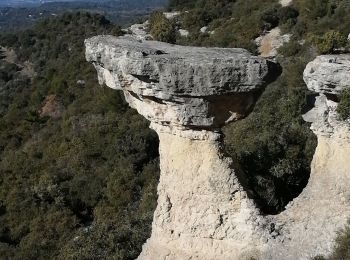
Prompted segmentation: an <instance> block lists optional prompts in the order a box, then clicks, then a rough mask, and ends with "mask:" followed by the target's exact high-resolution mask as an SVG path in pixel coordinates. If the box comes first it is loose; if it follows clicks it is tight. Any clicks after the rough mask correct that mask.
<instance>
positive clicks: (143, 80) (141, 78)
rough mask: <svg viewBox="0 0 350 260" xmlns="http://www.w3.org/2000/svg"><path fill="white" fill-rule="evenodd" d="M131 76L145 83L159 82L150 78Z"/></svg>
mask: <svg viewBox="0 0 350 260" xmlns="http://www.w3.org/2000/svg"><path fill="white" fill-rule="evenodd" d="M131 76H133V77H135V78H137V79H138V80H140V81H142V82H146V83H159V80H156V79H151V77H150V76H146V75H136V74H131Z"/></svg>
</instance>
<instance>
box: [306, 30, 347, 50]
mask: <svg viewBox="0 0 350 260" xmlns="http://www.w3.org/2000/svg"><path fill="white" fill-rule="evenodd" d="M312 42H313V43H314V44H315V45H316V48H317V50H318V52H319V53H320V54H330V53H334V52H336V51H339V49H341V48H345V47H346V44H347V39H346V37H345V35H343V34H342V33H340V32H338V31H334V30H332V31H329V32H326V33H325V34H324V35H323V36H321V37H315V36H313V37H312Z"/></svg>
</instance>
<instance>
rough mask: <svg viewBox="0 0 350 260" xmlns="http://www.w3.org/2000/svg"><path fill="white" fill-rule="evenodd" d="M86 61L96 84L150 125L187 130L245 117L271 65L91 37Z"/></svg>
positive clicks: (274, 68) (218, 52)
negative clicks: (119, 94)
mask: <svg viewBox="0 0 350 260" xmlns="http://www.w3.org/2000/svg"><path fill="white" fill-rule="evenodd" d="M85 45H86V59H87V60H88V61H90V62H92V63H93V64H94V66H95V68H96V69H97V71H98V77H99V81H100V83H101V84H103V83H106V85H107V86H109V87H111V88H114V89H121V90H123V91H124V95H125V97H126V100H127V101H128V103H129V104H130V106H132V107H134V108H136V109H137V110H138V112H139V113H140V114H142V115H144V116H145V117H146V118H147V119H149V120H150V121H152V122H153V123H158V124H161V125H171V126H177V127H185V128H192V129H212V128H220V127H222V126H223V125H225V124H226V123H228V122H231V121H235V120H238V119H240V118H241V117H243V116H245V115H246V114H247V113H249V111H250V110H251V109H252V107H253V106H254V104H255V101H256V99H257V97H258V96H259V95H260V93H261V92H262V90H263V89H264V87H265V86H266V84H267V83H268V82H269V81H271V80H272V79H273V78H274V77H275V76H277V75H279V73H280V71H279V67H278V65H277V64H276V63H274V62H272V61H270V60H268V59H263V58H260V57H256V56H253V55H251V54H250V53H249V52H248V51H246V50H244V49H229V48H204V47H188V46H178V45H171V44H167V43H162V42H156V41H140V40H137V39H135V38H132V37H128V36H122V37H113V36H96V37H93V38H90V39H88V40H86V41H85Z"/></svg>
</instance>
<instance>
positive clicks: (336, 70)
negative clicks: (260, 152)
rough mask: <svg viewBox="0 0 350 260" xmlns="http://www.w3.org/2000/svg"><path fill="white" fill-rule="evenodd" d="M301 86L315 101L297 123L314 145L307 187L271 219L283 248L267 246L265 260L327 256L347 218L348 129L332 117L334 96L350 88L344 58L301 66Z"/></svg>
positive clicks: (349, 68)
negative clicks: (307, 131)
mask: <svg viewBox="0 0 350 260" xmlns="http://www.w3.org/2000/svg"><path fill="white" fill-rule="evenodd" d="M304 81H305V83H306V84H307V87H308V88H309V89H310V91H312V92H314V93H315V100H314V104H312V107H313V108H312V109H311V110H310V111H309V112H307V113H306V114H305V115H304V116H303V117H304V120H306V121H308V122H310V123H311V130H312V131H313V132H314V133H315V134H316V136H317V140H318V144H317V148H316V151H315V154H314V158H313V161H312V165H311V174H310V179H309V182H308V185H307V186H306V188H305V189H304V191H303V192H302V193H301V194H300V195H299V196H298V197H297V198H296V199H294V200H293V201H292V202H290V203H289V205H288V206H287V209H286V210H285V211H284V212H282V213H281V214H279V215H277V216H275V217H274V222H275V223H276V226H279V227H281V228H280V236H281V237H282V238H283V241H284V242H283V243H282V244H280V243H276V241H273V240H270V241H269V248H270V250H268V255H267V256H266V259H269V258H270V259H278V256H280V257H281V258H280V259H291V260H292V259H305V260H307V259H311V258H313V257H315V256H317V255H324V256H327V255H329V254H330V253H331V252H332V251H333V246H334V241H335V238H336V236H337V231H339V230H340V229H341V228H343V227H344V226H345V224H346V223H347V220H348V219H349V217H350V189H349V186H350V128H349V127H350V124H349V120H347V121H342V120H339V118H338V115H337V112H336V108H337V105H338V101H339V94H340V92H341V91H342V90H344V89H346V88H349V87H350V55H324V56H319V57H317V58H316V59H315V60H314V61H312V62H310V63H309V64H308V65H307V66H306V69H305V71H304Z"/></svg>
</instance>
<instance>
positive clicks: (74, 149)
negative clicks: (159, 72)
mask: <svg viewBox="0 0 350 260" xmlns="http://www.w3.org/2000/svg"><path fill="white" fill-rule="evenodd" d="M96 34H116V35H120V34H121V31H120V28H119V27H116V26H114V25H112V24H111V23H110V22H109V21H108V20H106V19H105V18H104V17H103V16H101V15H91V14H88V13H76V14H71V13H70V14H65V15H62V16H59V17H57V18H51V19H45V20H43V21H41V22H39V23H38V24H37V25H36V26H35V27H34V28H33V29H32V30H26V31H23V32H21V33H17V34H16V37H11V36H10V35H4V36H3V37H0V45H5V46H9V47H12V48H14V49H15V51H16V53H17V55H18V61H17V62H18V63H21V64H23V63H24V61H26V60H29V61H30V62H32V63H33V66H34V68H35V71H36V73H37V76H36V77H34V78H33V79H30V78H28V77H27V76H25V75H24V74H23V73H22V71H21V68H19V67H18V66H16V65H14V64H8V63H7V62H5V61H1V62H0V76H1V79H0V81H1V83H3V84H0V90H1V91H0V100H1V103H0V108H1V110H0V116H1V124H0V158H1V159H0V173H1V174H0V255H1V257H0V258H4V259H77V258H78V259H107V258H110V259H135V258H136V257H137V255H138V254H139V253H140V250H141V245H142V244H143V243H144V242H145V240H146V239H147V238H148V237H149V234H150V226H151V225H150V224H151V221H152V215H153V211H154V208H155V204H156V183H157V181H158V174H159V169H158V167H159V166H158V138H157V136H156V134H155V133H154V132H153V131H151V130H149V128H148V122H147V121H146V120H144V119H143V118H142V117H141V116H139V115H137V113H136V112H135V111H133V110H131V109H129V108H128V106H127V104H126V103H125V101H124V99H123V96H122V95H121V94H120V93H118V92H117V91H114V90H111V89H107V88H104V87H100V86H99V85H98V83H97V79H96V72H95V70H94V68H93V67H92V66H91V65H90V64H88V63H87V62H86V61H85V58H84V45H83V41H84V39H85V38H87V37H91V36H93V35H96ZM14 38H17V39H18V41H13V40H12V39H14ZM78 80H83V81H84V82H85V85H81V84H78V83H77V81H78ZM48 95H53V96H55V97H56V98H57V100H59V102H61V105H62V106H63V107H64V111H63V113H62V115H61V117H59V118H50V117H41V116H40V109H41V108H42V107H43V102H44V101H45V99H46V97H47V96H48ZM97 241H98V242H97Z"/></svg>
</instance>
